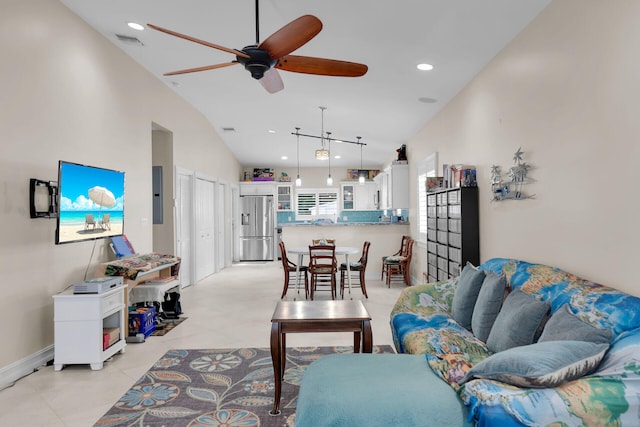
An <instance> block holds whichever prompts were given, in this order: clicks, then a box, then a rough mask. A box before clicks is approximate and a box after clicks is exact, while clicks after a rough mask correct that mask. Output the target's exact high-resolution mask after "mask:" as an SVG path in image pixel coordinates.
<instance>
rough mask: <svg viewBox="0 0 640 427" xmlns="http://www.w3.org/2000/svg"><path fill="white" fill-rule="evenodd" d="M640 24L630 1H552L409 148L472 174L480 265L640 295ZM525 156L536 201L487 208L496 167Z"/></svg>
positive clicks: (637, 5)
mask: <svg viewBox="0 0 640 427" xmlns="http://www.w3.org/2000/svg"><path fill="white" fill-rule="evenodd" d="M639 17H640V2H638V1H635V0H616V1H611V2H602V1H598V0H554V1H553V2H552V3H551V4H550V5H549V6H548V7H547V8H546V9H545V10H544V11H543V12H542V13H541V14H540V15H539V16H538V17H537V18H536V19H535V20H534V21H533V22H532V23H531V24H530V25H529V26H528V27H527V28H526V29H525V30H524V31H523V32H522V33H521V34H520V35H519V36H518V37H517V38H516V39H515V40H514V41H513V42H512V43H511V44H510V45H508V46H507V47H506V48H505V49H504V50H503V51H502V52H501V53H500V54H499V55H497V57H496V58H495V59H494V60H493V61H492V62H491V63H490V64H489V65H488V66H487V67H486V68H485V69H484V70H483V71H482V72H481V73H480V74H479V75H478V76H477V77H476V79H475V80H473V82H472V83H471V84H469V85H468V86H467V87H466V88H465V89H464V90H463V91H461V92H460V93H459V94H458V96H457V97H456V98H455V99H454V100H453V101H452V102H451V103H450V104H449V105H447V107H446V108H444V109H443V110H442V111H441V113H440V114H439V115H438V116H437V117H436V118H435V119H434V120H433V121H431V122H430V123H429V124H428V125H426V126H425V127H424V128H423V129H422V130H421V131H420V132H419V133H418V134H417V135H416V136H415V137H414V138H412V139H411V141H409V143H408V149H409V159H410V160H418V159H423V158H424V157H425V156H427V155H428V154H430V153H432V152H434V151H437V152H438V156H439V161H440V163H470V164H475V165H476V166H477V168H478V181H479V186H480V233H481V234H480V254H481V259H482V260H486V259H488V258H492V257H513V258H519V259H524V260H527V261H532V262H539V263H544V264H549V265H553V266H557V267H561V268H563V269H565V270H567V271H569V272H572V273H575V274H577V275H578V276H580V277H583V278H586V279H590V280H593V281H595V282H599V283H603V284H607V285H610V286H612V287H615V288H618V289H621V290H624V291H627V292H629V293H632V294H635V295H640V289H639V288H638V286H637V280H636V276H637V275H636V274H635V271H636V268H637V264H636V263H637V259H638V255H640V251H639V250H638V242H640V225H638V221H637V211H638V208H639V207H640V203H639V199H638V197H637V194H638V186H637V179H636V175H637V172H636V170H635V169H636V168H637V167H638V165H639V164H640V143H639V142H638V137H639V135H640V120H638V112H639V108H638V93H640V78H638V76H640V56H639V55H638V40H640V20H639ZM519 147H522V150H523V151H524V152H525V154H524V159H523V160H524V161H525V162H527V163H529V164H531V165H532V166H533V169H532V170H531V171H530V174H529V175H530V177H531V178H533V179H535V180H536V182H535V183H534V184H531V185H529V188H527V190H528V191H530V192H532V193H535V194H536V198H535V199H532V200H524V201H503V202H494V203H492V202H490V200H491V197H492V196H491V194H490V185H489V175H490V167H491V165H492V164H497V165H501V166H502V168H503V170H506V169H508V168H509V167H511V166H512V165H513V160H512V156H513V153H514V152H515V151H516V150H517V149H518V148H519ZM412 168H413V170H414V173H415V162H412ZM411 191H412V193H413V194H415V193H416V191H417V190H416V188H415V182H414V183H413V188H412V190H411ZM412 200H413V204H412V206H411V208H412V209H411V212H412V218H411V220H412V222H413V223H414V224H416V223H417V221H416V218H415V212H416V200H415V197H414V198H413V199H412ZM413 227H414V229H413V234H414V235H416V234H417V230H416V229H415V225H414V226H413ZM419 252H420V256H419V258H418V263H416V264H414V268H413V270H414V271H413V275H414V277H418V276H419V271H421V270H423V269H424V266H425V265H426V254H425V251H424V250H421V251H419Z"/></svg>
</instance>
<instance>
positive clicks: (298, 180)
mask: <svg viewBox="0 0 640 427" xmlns="http://www.w3.org/2000/svg"><path fill="white" fill-rule="evenodd" d="M296 144H297V149H296V155H297V157H298V176H296V187H300V186H301V185H302V180H301V179H300V128H296Z"/></svg>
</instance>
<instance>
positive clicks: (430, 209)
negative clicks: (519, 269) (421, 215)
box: [427, 187, 480, 282]
mask: <svg viewBox="0 0 640 427" xmlns="http://www.w3.org/2000/svg"><path fill="white" fill-rule="evenodd" d="M467 262H470V263H472V264H473V265H478V264H480V232H479V221H478V187H461V188H451V189H447V190H440V191H435V192H432V193H428V194H427V274H428V281H429V282H435V281H438V280H447V279H449V278H452V277H456V276H459V275H460V271H461V270H462V268H463V267H464V266H465V265H466V263H467Z"/></svg>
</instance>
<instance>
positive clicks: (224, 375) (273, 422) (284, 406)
mask: <svg viewBox="0 0 640 427" xmlns="http://www.w3.org/2000/svg"><path fill="white" fill-rule="evenodd" d="M351 352H353V347H351V346H349V347H294V348H288V349H287V362H286V370H285V374H284V380H283V382H282V401H281V403H280V410H281V414H280V415H278V416H270V415H269V410H271V407H272V405H273V393H274V382H273V365H272V364H271V353H270V351H269V349H266V348H238V349H223V350H170V351H168V352H167V353H166V354H165V355H164V356H162V358H160V360H158V361H157V362H156V363H155V364H154V365H153V366H152V367H151V369H150V370H149V371H147V372H146V373H145V374H144V375H143V376H142V377H141V378H140V379H139V380H138V381H137V382H136V383H135V384H134V385H133V386H132V387H131V388H130V389H129V391H127V392H126V393H125V394H124V396H122V397H121V398H120V400H118V402H116V404H115V405H114V406H113V407H112V408H111V409H110V410H109V411H108V412H107V413H106V414H105V415H104V416H102V418H100V419H99V420H98V421H97V422H96V424H95V426H94V427H97V426H100V427H104V426H149V427H154V426H155V427H160V426H189V427H197V426H202V427H204V426H225V427H239V426H243V427H249V426H255V427H258V426H263V427H264V426H266V427H272V426H273V427H275V426H278V427H280V426H287V427H289V426H291V427H292V426H293V425H294V423H295V408H296V401H297V397H298V388H299V385H300V380H301V378H302V374H303V373H304V371H305V369H306V367H307V366H308V365H309V364H310V363H311V362H313V361H314V360H316V359H318V358H320V357H322V356H325V355H328V354H333V353H351ZM373 352H374V353H394V350H393V348H392V347H391V346H388V345H385V346H374V348H373Z"/></svg>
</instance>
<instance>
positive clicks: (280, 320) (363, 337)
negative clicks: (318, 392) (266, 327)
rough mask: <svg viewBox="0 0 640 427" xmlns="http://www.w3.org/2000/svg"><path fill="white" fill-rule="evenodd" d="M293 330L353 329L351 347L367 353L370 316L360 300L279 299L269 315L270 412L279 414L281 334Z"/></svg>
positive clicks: (282, 356) (283, 355) (283, 345)
mask: <svg viewBox="0 0 640 427" xmlns="http://www.w3.org/2000/svg"><path fill="white" fill-rule="evenodd" d="M293 332H353V351H354V353H359V352H360V350H361V349H362V352H363V353H371V350H372V347H373V336H372V333H371V316H370V315H369V313H368V312H367V309H366V308H365V306H364V304H362V301H358V300H355V301H353V300H331V301H279V302H278V305H277V306H276V309H275V311H274V312H273V317H272V318H271V360H272V361H273V376H274V378H275V397H274V400H273V409H272V410H271V411H270V412H269V414H271V415H278V414H280V397H281V391H282V377H283V375H284V368H285V360H286V340H285V336H286V334H288V333H293Z"/></svg>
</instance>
